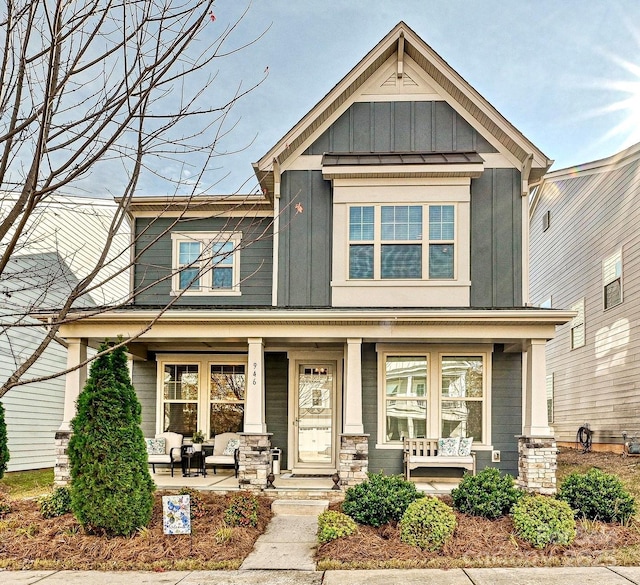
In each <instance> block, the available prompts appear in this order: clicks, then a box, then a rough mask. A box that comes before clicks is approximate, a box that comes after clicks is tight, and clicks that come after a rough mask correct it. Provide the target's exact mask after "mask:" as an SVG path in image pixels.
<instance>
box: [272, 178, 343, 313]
mask: <svg viewBox="0 0 640 585" xmlns="http://www.w3.org/2000/svg"><path fill="white" fill-rule="evenodd" d="M298 204H300V205H302V209H303V211H302V213H300V212H299V211H298V209H299V208H298V209H296V205H298ZM280 210H281V212H280V245H279V274H278V306H280V307H329V306H331V290H330V282H331V235H332V198H331V184H330V183H329V181H325V180H324V179H323V178H322V172H321V171H287V172H286V173H284V174H283V176H282V186H281V198H280Z"/></svg>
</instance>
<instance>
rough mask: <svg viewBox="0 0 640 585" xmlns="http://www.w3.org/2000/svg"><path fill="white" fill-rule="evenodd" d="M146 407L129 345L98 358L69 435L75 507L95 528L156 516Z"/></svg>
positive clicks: (116, 530) (136, 524)
mask: <svg viewBox="0 0 640 585" xmlns="http://www.w3.org/2000/svg"><path fill="white" fill-rule="evenodd" d="M107 348H108V346H107V345H106V344H103V346H102V347H101V348H100V351H103V350H105V349H107ZM140 412H141V407H140V403H139V401H138V398H137V396H136V394H135V391H134V389H133V386H132V384H131V380H130V378H129V370H128V369H127V358H126V355H125V351H124V348H119V349H116V350H114V351H113V352H111V353H109V354H106V355H103V356H101V357H99V358H97V359H96V360H95V361H94V362H93V364H92V365H91V372H90V376H89V379H88V380H87V383H86V385H85V387H84V390H83V391H82V392H81V393H80V396H79V397H78V404H77V414H76V416H75V418H74V419H73V421H72V422H71V427H72V430H73V434H72V435H71V439H70V441H69V464H70V466H71V509H72V510H73V512H74V514H75V515H76V517H77V519H78V521H79V522H80V523H81V524H82V525H83V526H84V527H85V529H86V530H88V531H89V532H92V533H97V534H107V535H128V534H131V533H133V532H134V531H135V530H136V529H138V528H140V527H142V526H146V525H147V524H148V523H149V521H150V519H151V511H152V507H153V490H154V489H155V486H154V484H153V480H152V479H151V476H150V475H149V470H148V466H147V451H146V446H145V443H144V437H143V434H142V429H141V428H140V421H141V418H140Z"/></svg>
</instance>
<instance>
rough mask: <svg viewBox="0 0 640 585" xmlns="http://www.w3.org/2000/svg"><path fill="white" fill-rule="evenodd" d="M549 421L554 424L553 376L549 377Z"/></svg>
mask: <svg viewBox="0 0 640 585" xmlns="http://www.w3.org/2000/svg"><path fill="white" fill-rule="evenodd" d="M547 421H548V422H549V424H551V423H552V422H553V374H549V375H548V376H547Z"/></svg>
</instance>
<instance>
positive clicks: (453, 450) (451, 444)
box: [438, 437, 460, 457]
mask: <svg viewBox="0 0 640 585" xmlns="http://www.w3.org/2000/svg"><path fill="white" fill-rule="evenodd" d="M459 450H460V437H447V438H444V439H443V438H440V439H438V455H441V456H442V457H457V456H458V451H459Z"/></svg>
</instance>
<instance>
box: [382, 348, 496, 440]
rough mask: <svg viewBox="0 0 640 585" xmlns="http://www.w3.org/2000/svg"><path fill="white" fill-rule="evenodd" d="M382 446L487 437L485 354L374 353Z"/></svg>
mask: <svg viewBox="0 0 640 585" xmlns="http://www.w3.org/2000/svg"><path fill="white" fill-rule="evenodd" d="M378 351H379V365H380V368H381V371H382V376H381V380H380V381H381V388H382V393H381V396H382V400H381V402H382V404H381V417H380V421H379V429H380V433H381V437H382V440H381V441H380V442H382V443H388V444H393V443H400V442H401V441H402V439H403V438H405V437H407V438H422V437H435V438H437V437H473V438H474V440H475V441H476V442H478V443H483V442H484V441H485V437H486V435H487V419H488V400H487V383H488V382H487V380H488V376H487V372H486V368H487V363H488V354H486V353H482V354H477V355H476V354H474V355H464V354H463V355H457V354H455V353H451V354H448V353H443V352H440V351H437V350H428V351H424V352H420V353H418V354H416V353H414V352H406V353H399V352H398V353H395V352H393V350H392V349H391V347H390V346H389V351H385V350H384V349H382V351H381V349H379V350H378Z"/></svg>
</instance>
